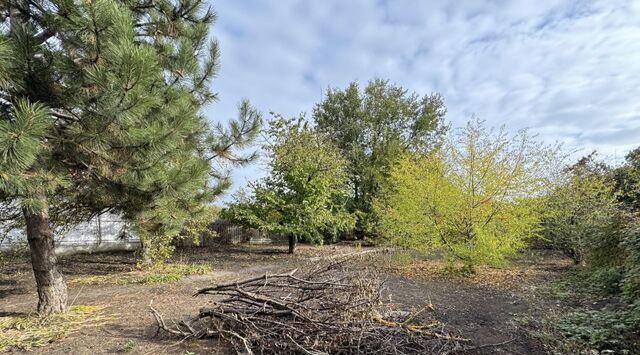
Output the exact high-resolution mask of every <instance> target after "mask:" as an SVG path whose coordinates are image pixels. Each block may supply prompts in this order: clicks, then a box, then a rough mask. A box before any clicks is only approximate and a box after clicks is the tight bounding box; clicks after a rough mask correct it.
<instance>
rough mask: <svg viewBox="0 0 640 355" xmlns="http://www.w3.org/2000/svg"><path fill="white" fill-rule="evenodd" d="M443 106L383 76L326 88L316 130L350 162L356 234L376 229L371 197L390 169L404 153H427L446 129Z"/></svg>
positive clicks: (349, 203) (434, 98) (351, 208)
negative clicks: (364, 83) (367, 80)
mask: <svg viewBox="0 0 640 355" xmlns="http://www.w3.org/2000/svg"><path fill="white" fill-rule="evenodd" d="M445 112H446V110H445V107H444V103H443V100H442V98H441V97H440V96H439V95H435V94H434V95H425V96H422V97H421V96H419V95H418V94H416V93H409V92H408V91H407V90H406V89H404V88H402V87H400V86H396V85H392V84H390V83H389V82H388V81H385V80H379V79H378V80H373V81H370V82H369V83H368V84H367V86H366V87H365V88H364V90H360V88H359V86H358V84H357V83H355V82H354V83H351V84H350V85H349V86H348V87H347V88H346V89H344V90H340V89H329V90H328V91H327V93H326V96H325V98H324V100H323V101H322V102H321V103H319V104H318V105H316V107H315V109H314V111H313V119H314V121H315V122H316V125H317V128H318V130H319V131H320V132H322V133H323V134H325V135H326V136H327V137H329V139H331V141H333V142H334V144H335V145H336V146H337V147H338V148H340V150H341V151H342V154H343V155H344V156H345V158H346V159H347V161H348V163H349V164H348V174H349V187H350V189H351V193H350V196H349V199H348V200H347V207H348V209H349V211H350V212H352V213H355V214H356V216H357V224H356V234H358V235H359V236H361V237H362V236H367V237H372V236H373V237H375V236H376V235H378V234H379V229H378V216H377V215H376V214H375V210H374V209H373V208H372V202H373V201H374V199H375V198H376V197H377V196H379V193H380V186H381V185H382V184H383V183H384V182H385V181H386V180H387V179H388V176H389V168H390V166H391V164H392V163H393V161H394V160H395V159H396V158H397V157H398V156H399V155H401V154H402V153H403V152H423V153H424V152H428V151H429V150H431V149H433V148H434V147H435V146H437V145H438V144H439V143H440V140H441V138H442V136H443V134H444V132H445V131H446V127H445V125H444V115H445Z"/></svg>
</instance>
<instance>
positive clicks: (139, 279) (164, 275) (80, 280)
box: [69, 263, 213, 285]
mask: <svg viewBox="0 0 640 355" xmlns="http://www.w3.org/2000/svg"><path fill="white" fill-rule="evenodd" d="M212 270H213V269H212V268H211V266H210V265H208V264H198V263H196V264H161V265H158V266H154V267H152V268H150V269H147V270H135V271H130V272H125V273H117V274H109V275H90V276H81V277H77V278H74V279H72V280H70V281H69V283H70V284H75V285H100V284H115V285H128V284H158V283H167V282H175V281H178V280H180V279H182V278H184V277H186V276H189V275H203V274H206V273H208V272H211V271H212Z"/></svg>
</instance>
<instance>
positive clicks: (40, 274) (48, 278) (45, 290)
mask: <svg viewBox="0 0 640 355" xmlns="http://www.w3.org/2000/svg"><path fill="white" fill-rule="evenodd" d="M23 215H24V219H25V222H26V226H27V241H28V242H29V249H30V250H31V265H32V267H33V274H34V276H35V278H36V285H37V288H38V313H40V314H51V313H61V312H64V311H65V310H66V309H67V285H66V284H65V282H64V279H63V277H62V273H60V271H59V270H58V261H57V259H56V254H55V250H54V244H53V232H52V231H51V227H50V226H49V212H48V210H47V208H46V207H44V208H40V209H38V210H30V209H28V208H23Z"/></svg>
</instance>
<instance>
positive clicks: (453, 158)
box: [376, 120, 557, 267]
mask: <svg viewBox="0 0 640 355" xmlns="http://www.w3.org/2000/svg"><path fill="white" fill-rule="evenodd" d="M556 153H557V151H556V149H555V148H553V147H546V146H543V145H540V144H539V142H536V141H535V140H533V139H532V138H531V137H530V136H529V135H527V134H526V132H520V133H518V134H517V135H516V136H514V137H510V136H509V135H508V134H507V133H506V132H505V131H504V130H498V131H493V130H489V129H486V128H485V127H484V126H483V124H482V122H481V121H478V120H474V121H471V122H470V123H469V124H467V126H466V127H465V128H464V129H461V130H460V131H457V132H455V133H454V134H452V135H451V136H450V138H449V139H447V141H446V143H445V144H444V145H443V147H442V148H441V149H440V150H438V151H436V152H432V153H427V154H423V153H413V154H405V156H404V158H403V159H401V160H400V161H399V162H398V163H397V164H394V165H393V167H392V169H391V174H390V179H389V181H388V183H387V184H386V185H385V187H384V190H383V193H382V194H381V197H380V198H378V200H377V204H376V206H377V209H378V210H379V213H380V214H381V216H382V227H383V230H384V231H385V235H386V236H388V239H389V241H390V242H391V243H393V244H397V245H401V246H405V247H411V248H415V249H419V250H425V251H434V250H444V251H445V253H446V255H447V256H448V257H449V258H450V259H451V260H457V261H461V262H462V263H463V264H464V265H465V266H466V267H472V266H473V265H476V264H479V263H488V264H500V263H502V262H503V261H504V257H505V256H506V255H509V254H512V253H514V252H515V251H517V250H519V249H520V248H522V247H523V246H524V245H525V240H526V239H527V238H530V237H532V236H534V235H536V234H537V233H538V232H539V229H540V221H541V209H540V207H541V204H542V197H543V194H544V192H545V191H548V189H549V185H548V183H549V182H550V181H551V178H552V176H551V174H550V168H551V167H552V166H553V163H554V160H555V159H557V155H556Z"/></svg>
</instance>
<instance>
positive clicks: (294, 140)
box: [224, 117, 353, 253]
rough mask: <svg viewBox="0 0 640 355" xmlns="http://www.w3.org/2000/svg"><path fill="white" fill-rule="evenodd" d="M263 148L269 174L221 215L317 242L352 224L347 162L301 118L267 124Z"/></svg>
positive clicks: (334, 235)
mask: <svg viewBox="0 0 640 355" xmlns="http://www.w3.org/2000/svg"><path fill="white" fill-rule="evenodd" d="M267 137H268V138H267V140H268V143H267V144H266V145H265V151H266V152H267V156H268V159H269V173H268V175H267V176H266V177H265V178H264V179H262V180H261V181H259V182H257V183H255V184H253V185H252V186H251V189H250V191H249V192H248V193H244V194H240V195H238V196H237V197H236V200H235V201H234V203H232V204H231V205H230V207H229V208H228V210H226V211H225V212H224V215H225V216H226V217H228V218H230V219H232V220H234V221H236V222H239V223H241V224H243V225H247V226H251V227H255V228H258V229H260V230H263V231H268V232H271V233H279V234H283V235H287V236H289V238H290V243H291V244H290V248H291V249H290V252H292V253H293V251H294V249H295V243H296V241H297V240H298V239H302V240H305V241H308V242H311V243H322V242H323V240H324V238H330V239H333V238H335V237H336V236H337V234H338V233H339V232H342V231H345V230H347V229H349V228H351V227H352V226H353V218H352V216H351V215H350V214H349V213H348V212H347V211H346V210H345V209H344V201H345V198H346V193H347V190H346V179H347V173H346V165H347V163H346V161H345V160H344V158H342V157H341V155H340V151H339V150H338V149H337V148H336V147H334V146H333V145H332V144H331V143H330V142H328V141H326V140H325V139H323V137H322V136H320V135H319V134H318V133H317V132H315V131H314V130H313V129H312V128H311V127H309V126H308V124H307V123H306V122H304V120H303V119H298V120H291V119H284V118H281V117H278V118H277V119H275V120H273V121H272V122H271V123H270V128H269V130H268V132H267Z"/></svg>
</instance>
